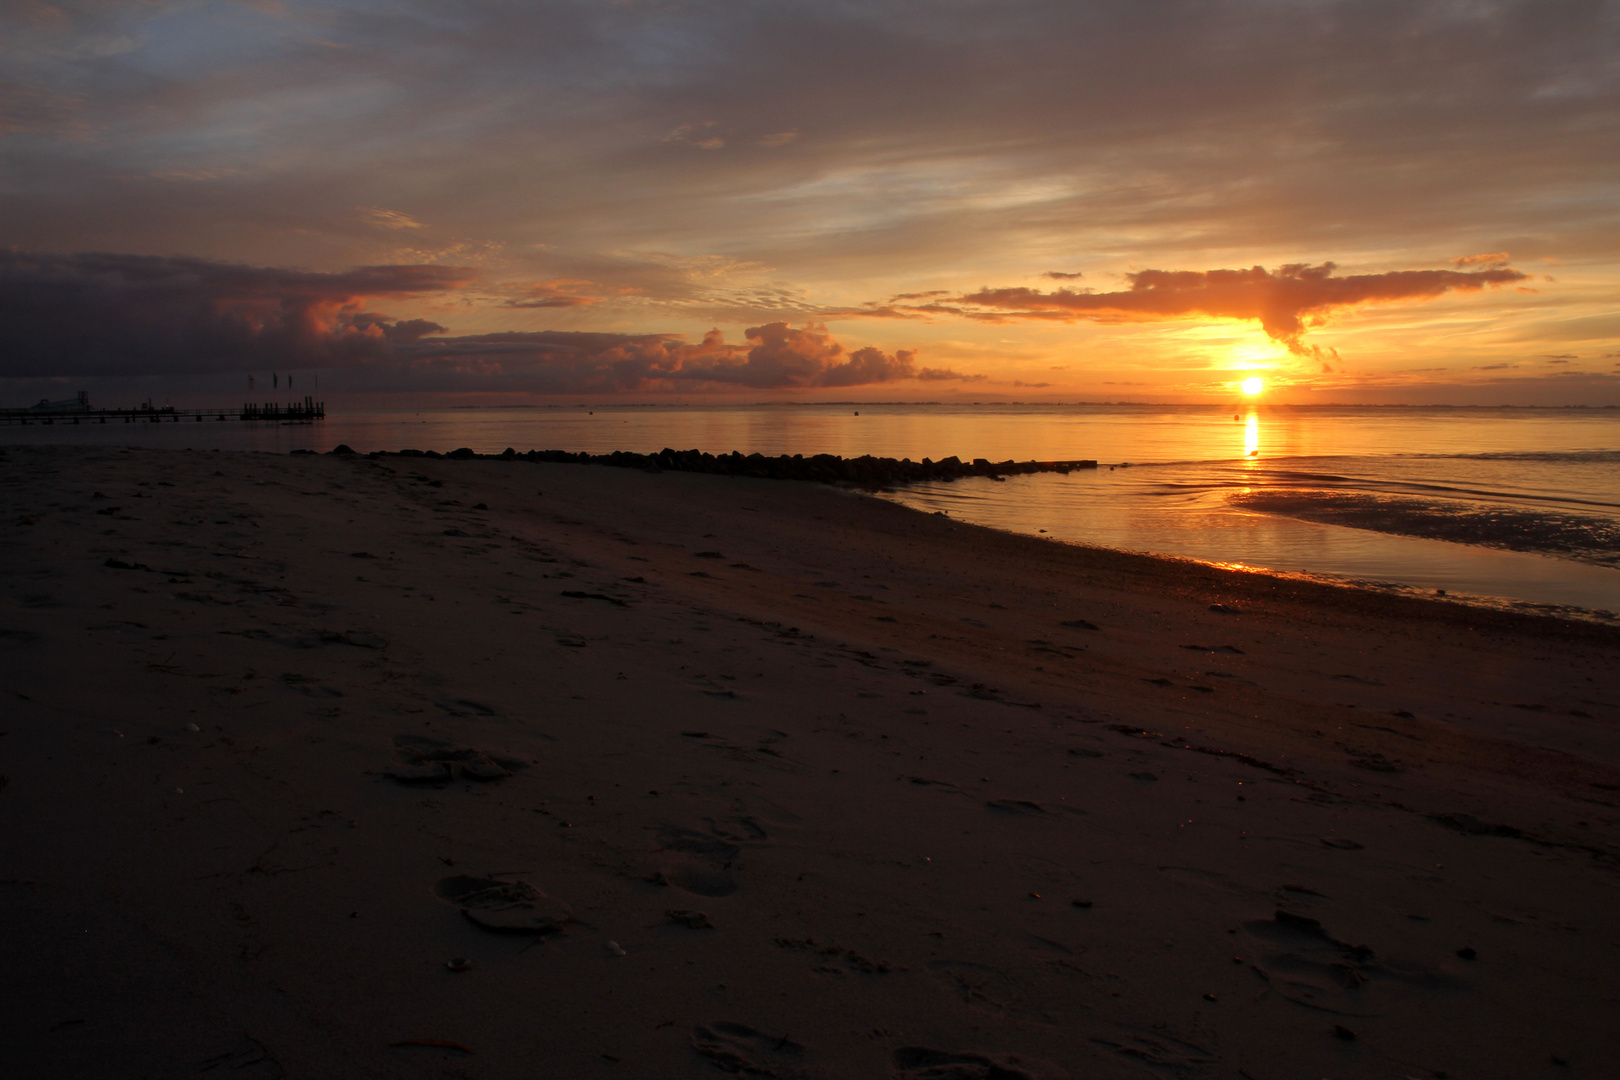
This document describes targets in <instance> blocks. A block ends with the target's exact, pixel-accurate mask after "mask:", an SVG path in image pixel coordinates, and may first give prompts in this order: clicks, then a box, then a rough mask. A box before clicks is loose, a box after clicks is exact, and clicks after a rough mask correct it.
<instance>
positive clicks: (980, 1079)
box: [894, 1046, 1069, 1080]
mask: <svg viewBox="0 0 1620 1080" xmlns="http://www.w3.org/2000/svg"><path fill="white" fill-rule="evenodd" d="M894 1071H895V1075H896V1076H898V1077H900V1078H901V1080H1067V1078H1068V1075H1069V1074H1068V1073H1066V1072H1064V1071H1063V1070H1062V1069H1059V1068H1057V1067H1056V1066H1054V1065H1050V1064H1048V1063H1046V1062H1033V1061H1028V1060H1025V1059H1024V1058H1020V1057H1018V1056H1017V1055H1016V1054H980V1053H974V1052H971V1051H970V1052H967V1053H956V1054H953V1053H951V1052H949V1051H947V1050H930V1049H928V1048H927V1047H924V1046H902V1047H901V1048H900V1049H898V1050H896V1051H895V1052H894Z"/></svg>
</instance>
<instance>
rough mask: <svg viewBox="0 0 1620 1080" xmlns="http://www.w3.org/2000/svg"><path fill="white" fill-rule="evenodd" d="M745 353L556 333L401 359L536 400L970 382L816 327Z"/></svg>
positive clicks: (780, 334) (438, 346)
mask: <svg viewBox="0 0 1620 1080" xmlns="http://www.w3.org/2000/svg"><path fill="white" fill-rule="evenodd" d="M744 338H745V339H746V341H747V342H748V344H731V343H729V342H727V341H726V339H725V335H724V334H723V333H721V331H719V330H710V331H709V332H708V333H707V334H704V335H703V338H702V340H701V341H698V342H688V341H686V340H684V339H683V338H681V337H680V336H678V335H674V334H643V335H628V334H624V335H619V334H587V333H571V332H562V331H539V332H532V333H508V334H481V335H476V336H469V337H450V338H435V339H429V340H426V341H423V342H420V343H419V344H417V345H415V346H413V347H411V348H409V349H405V350H401V352H400V357H401V360H402V361H405V362H407V363H409V364H411V365H413V366H415V367H419V368H420V367H422V366H436V367H437V368H438V369H439V370H440V371H441V373H445V374H449V373H452V372H462V373H465V372H468V371H483V372H486V373H490V374H492V375H493V374H498V375H499V377H500V383H501V385H502V386H504V387H509V388H521V389H528V390H531V391H534V392H537V393H618V392H625V391H636V390H650V389H657V388H660V387H664V388H667V387H677V386H684V387H694V386H721V387H725V386H737V387H749V388H751V389H756V390H784V389H800V388H811V387H847V386H867V385H871V384H874V383H887V382H896V381H899V380H902V379H921V380H925V381H939V380H950V379H968V378H970V376H964V375H961V374H959V373H957V372H954V371H948V370H943V369H938V368H919V367H917V363H916V353H915V352H912V351H910V350H906V349H901V350H898V351H897V352H894V353H886V352H884V351H882V350H881V349H877V348H874V347H872V346H865V347H863V348H859V349H855V350H854V351H849V350H846V349H845V347H844V346H843V344H842V343H840V342H839V341H837V340H835V339H834V338H833V337H832V335H831V334H829V333H827V331H826V329H825V328H823V327H815V326H811V327H794V326H792V325H790V324H788V323H785V322H773V323H767V324H765V325H763V326H751V327H749V328H748V329H747V330H746V331H744Z"/></svg>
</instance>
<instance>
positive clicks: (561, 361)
mask: <svg viewBox="0 0 1620 1080" xmlns="http://www.w3.org/2000/svg"><path fill="white" fill-rule="evenodd" d="M476 278H477V275H476V274H475V273H474V272H473V271H471V270H467V269H464V268H458V267H444V266H426V265H424V266H369V267H360V268H358V269H355V270H350V271H347V272H344V273H335V274H316V273H307V272H304V271H297V270H283V269H274V268H263V267H250V266H241V265H234V264H228V263H217V262H210V261H208V260H204V259H189V258H163V257H155V256H134V255H103V254H85V255H27V254H20V253H17V252H0V327H3V329H0V334H3V335H4V339H3V341H4V348H3V349H0V378H30V377H32V378H38V377H54V376H130V375H176V374H204V373H220V372H249V371H264V370H270V369H282V370H289V369H293V370H296V369H309V368H316V369H334V368H337V369H365V371H366V373H367V375H366V378H365V380H364V381H365V382H366V383H367V384H369V385H372V386H374V387H375V388H377V389H390V388H395V387H406V386H409V387H417V388H429V387H443V388H455V389H473V388H478V387H479V386H482V385H488V386H492V387H493V386H498V387H500V388H502V389H514V390H529V391H532V392H538V393H582V392H603V393H612V392H618V391H631V390H644V389H649V388H653V387H656V386H659V385H663V386H696V385H700V384H702V385H709V386H721V387H724V386H734V387H749V388H754V389H785V388H796V387H842V386H861V385H868V384H872V383H885V382H893V381H896V380H901V379H924V380H948V379H961V378H964V376H962V375H959V374H957V373H956V372H952V371H947V370H941V369H933V368H919V367H918V366H917V362H916V354H915V353H914V352H911V351H907V350H900V351H898V352H894V353H886V352H883V351H882V350H880V349H876V348H873V347H871V346H867V347H864V348H859V349H855V350H853V351H849V350H847V349H846V348H845V347H844V345H843V344H842V343H840V342H839V341H837V340H836V339H834V338H833V336H832V335H831V334H829V333H827V331H826V330H825V329H823V328H819V327H797V328H796V327H793V326H791V325H789V324H788V323H785V322H772V323H766V324H764V325H761V326H755V327H750V328H749V329H748V330H747V331H746V334H745V337H746V339H747V344H730V343H728V342H726V340H725V338H724V336H723V335H722V334H721V332H720V331H719V330H712V331H710V332H709V333H708V334H706V335H704V337H703V339H702V340H701V341H699V342H695V343H693V342H688V341H686V340H684V339H683V338H682V337H681V336H680V335H676V334H616V333H600V332H581V331H555V330H543V331H531V332H521V331H514V332H507V333H495V334H477V335H464V336H459V337H450V336H445V334H446V328H445V327H443V326H441V325H439V324H438V323H435V322H431V321H429V320H426V319H396V318H394V317H392V316H390V315H387V314H384V313H382V312H379V311H375V310H373V309H372V305H373V303H374V302H377V301H387V300H390V299H392V300H401V299H410V298H417V297H424V296H434V295H442V294H453V293H455V292H456V291H457V290H460V289H463V288H465V287H466V286H468V285H470V284H472V283H473V282H474V281H475V280H476Z"/></svg>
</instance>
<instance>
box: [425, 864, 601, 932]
mask: <svg viewBox="0 0 1620 1080" xmlns="http://www.w3.org/2000/svg"><path fill="white" fill-rule="evenodd" d="M433 892H434V895H436V896H437V897H439V899H441V900H444V901H447V902H449V903H451V904H455V905H456V906H457V907H459V908H461V913H462V914H463V915H465V916H466V917H467V918H468V919H470V920H472V921H473V922H474V923H477V924H478V925H479V926H482V927H483V928H484V929H486V930H495V931H498V932H500V933H505V934H551V933H556V932H557V931H559V930H561V929H562V928H563V927H564V926H565V925H567V924H568V922H569V921H570V920H571V919H573V917H574V913H573V910H572V909H571V908H570V907H569V906H568V905H567V904H565V903H563V902H562V901H561V900H555V899H553V898H551V897H549V896H547V895H546V894H545V893H543V892H541V891H540V890H539V889H537V888H535V887H534V886H533V885H530V884H529V883H528V882H526V881H502V880H501V879H499V878H481V877H472V876H470V875H467V874H457V875H456V876H455V877H447V878H440V879H439V883H438V884H437V885H435V886H434V887H433Z"/></svg>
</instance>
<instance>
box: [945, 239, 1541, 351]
mask: <svg viewBox="0 0 1620 1080" xmlns="http://www.w3.org/2000/svg"><path fill="white" fill-rule="evenodd" d="M1334 270H1335V266H1334V264H1333V263H1331V262H1325V263H1322V264H1321V265H1320V266H1309V265H1306V264H1304V263H1291V264H1288V265H1286V266H1280V267H1278V268H1277V269H1276V271H1274V272H1273V271H1269V270H1266V269H1265V268H1264V267H1260V266H1255V267H1252V268H1250V269H1248V270H1142V271H1138V272H1137V273H1134V274H1128V275H1126V278H1127V280H1128V281H1129V282H1130V288H1129V289H1125V290H1122V291H1119V292H1105V293H1099V292H1092V291H1090V290H1086V291H1083V292H1076V291H1075V290H1073V289H1056V290H1053V291H1052V292H1042V291H1040V290H1039V289H1030V288H1022V287H1020V288H1005V289H988V288H987V289H981V290H979V291H978V292H974V293H969V294H967V295H965V296H960V297H957V298H956V299H955V300H954V301H953V302H950V303H935V304H924V305H920V306H918V307H917V308H916V309H915V310H917V311H922V312H931V313H940V314H954V315H962V316H966V317H967V318H970V319H978V320H981V321H986V322H1011V321H1015V320H1026V319H1043V320H1055V321H1061V322H1074V321H1077V320H1082V319H1089V320H1093V321H1096V322H1149V321H1158V320H1163V319H1187V318H1198V317H1206V318H1225V319H1244V320H1254V321H1256V322H1258V323H1259V324H1260V325H1261V327H1262V328H1263V329H1264V330H1265V332H1266V334H1267V335H1269V336H1270V337H1271V338H1272V339H1274V340H1276V341H1280V342H1282V343H1283V344H1285V345H1287V346H1288V348H1289V349H1290V350H1292V351H1294V352H1295V353H1301V354H1306V353H1309V354H1311V355H1316V353H1315V352H1314V351H1313V350H1312V349H1311V348H1310V347H1308V346H1306V345H1305V344H1304V343H1303V341H1302V340H1301V338H1302V336H1303V335H1304V333H1305V325H1306V321H1307V320H1311V321H1313V322H1316V321H1320V320H1322V319H1325V318H1326V317H1327V316H1328V315H1329V314H1330V313H1331V312H1333V311H1334V310H1336V309H1340V308H1347V307H1355V306H1358V305H1361V304H1372V303H1388V302H1393V301H1401V300H1432V299H1434V298H1435V297H1438V296H1442V295H1444V294H1445V293H1448V292H1478V291H1479V290H1481V289H1483V288H1485V287H1486V286H1488V285H1491V286H1494V285H1502V284H1505V283H1508V282H1514V281H1523V280H1525V278H1526V276H1527V275H1525V274H1522V273H1520V272H1519V271H1517V270H1514V269H1512V268H1510V267H1493V268H1491V269H1485V270H1395V271H1390V272H1388V273H1383V274H1355V275H1352V276H1350V277H1334V276H1333V271H1334Z"/></svg>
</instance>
